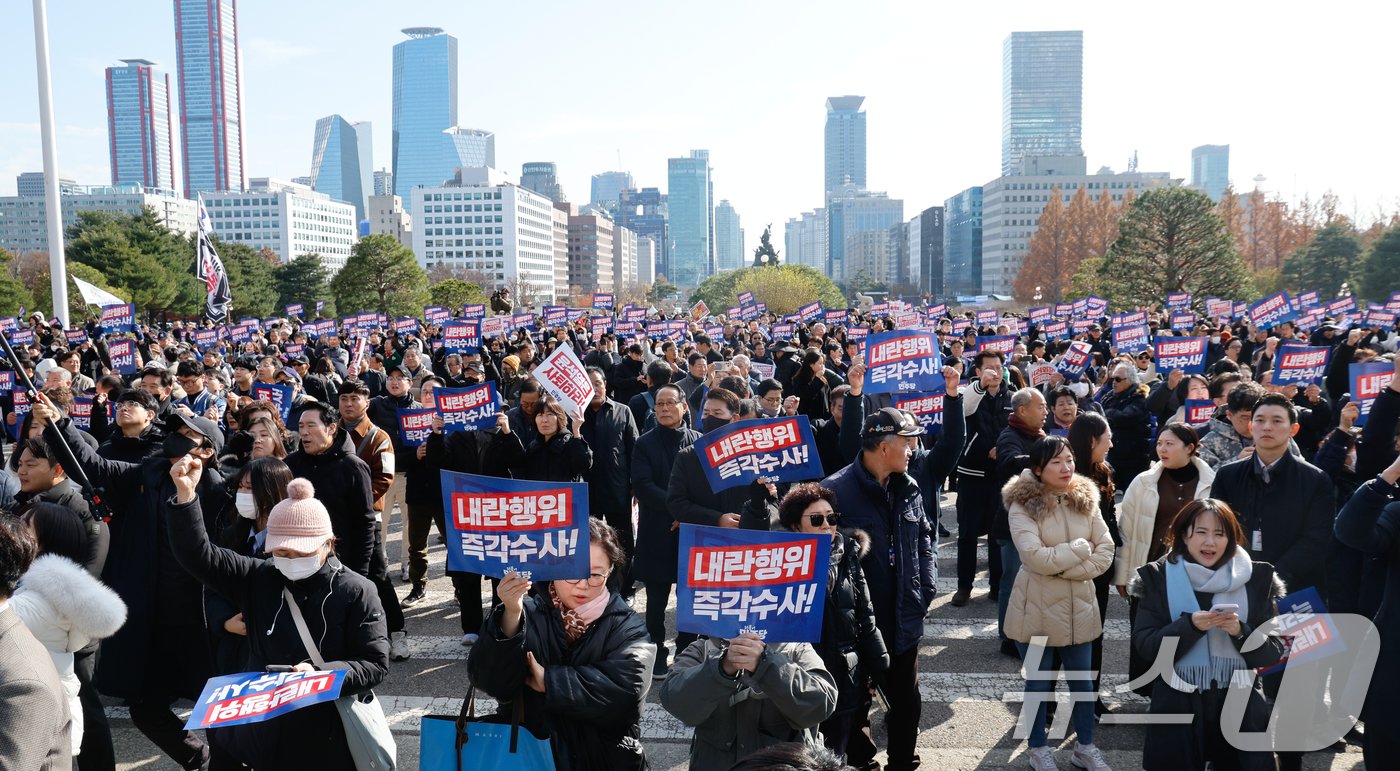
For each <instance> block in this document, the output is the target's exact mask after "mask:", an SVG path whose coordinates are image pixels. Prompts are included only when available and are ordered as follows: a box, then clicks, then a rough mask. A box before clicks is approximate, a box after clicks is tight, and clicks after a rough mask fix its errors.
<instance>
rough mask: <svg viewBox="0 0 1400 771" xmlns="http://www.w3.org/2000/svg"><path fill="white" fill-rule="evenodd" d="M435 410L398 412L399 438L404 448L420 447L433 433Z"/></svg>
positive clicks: (423, 408)
mask: <svg viewBox="0 0 1400 771" xmlns="http://www.w3.org/2000/svg"><path fill="white" fill-rule="evenodd" d="M436 414H437V410H435V409H432V408H431V407H420V408H418V409H412V410H399V438H400V439H401V440H402V441H403V446H404V447H422V446H423V444H424V443H426V442H427V441H428V436H429V435H430V434H432V433H433V415H436Z"/></svg>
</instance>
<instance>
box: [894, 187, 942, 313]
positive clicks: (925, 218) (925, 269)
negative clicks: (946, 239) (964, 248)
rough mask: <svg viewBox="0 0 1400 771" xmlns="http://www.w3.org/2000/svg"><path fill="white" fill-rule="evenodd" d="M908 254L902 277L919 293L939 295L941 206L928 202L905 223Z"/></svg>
mask: <svg viewBox="0 0 1400 771" xmlns="http://www.w3.org/2000/svg"><path fill="white" fill-rule="evenodd" d="M905 243H906V246H905V248H904V250H903V252H902V254H907V255H908V263H907V266H906V271H905V273H904V274H903V279H902V280H903V281H904V282H907V283H909V284H912V285H913V286H914V287H915V288H916V289H917V290H918V292H919V294H921V295H925V294H926V295H933V296H934V297H942V296H943V207H942V206H930V207H928V208H927V209H924V210H923V211H921V212H919V213H918V214H917V215H915V216H914V217H913V218H912V219H910V220H909V221H908V222H907V223H905Z"/></svg>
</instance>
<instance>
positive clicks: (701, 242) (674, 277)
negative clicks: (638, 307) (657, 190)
mask: <svg viewBox="0 0 1400 771" xmlns="http://www.w3.org/2000/svg"><path fill="white" fill-rule="evenodd" d="M667 180H668V182H667V189H666V196H667V203H668V208H669V210H670V220H671V223H670V224H671V256H670V264H669V265H668V267H667V273H666V278H667V279H668V280H670V282H671V283H672V284H675V285H676V286H678V287H681V288H682V289H694V288H695V287H697V286H699V285H700V282H701V281H704V280H705V279H706V278H709V276H710V275H711V274H712V273H713V272H714V264H715V263H714V260H715V251H714V220H713V218H714V200H713V198H712V196H713V194H714V188H713V186H712V185H711V184H710V151H709V150H691V151H690V156H689V157H686V158H671V159H669V160H668V161H667Z"/></svg>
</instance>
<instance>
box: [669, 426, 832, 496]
mask: <svg viewBox="0 0 1400 771" xmlns="http://www.w3.org/2000/svg"><path fill="white" fill-rule="evenodd" d="M816 447H817V443H816V439H815V437H814V436H813V434H812V426H811V424H810V423H809V422H808V421H807V416H806V415H795V416H792V417H777V418H755V419H754V420H742V421H739V422H738V423H730V424H729V425H727V426H724V427H723V428H718V429H715V430H714V431H711V432H710V433H708V434H705V435H704V436H703V437H701V438H699V439H697V440H695V454H696V455H697V456H699V458H700V468H701V469H702V470H703V471H704V472H705V478H706V479H707V480H708V481H709V483H710V489H712V490H714V491H715V492H720V491H721V490H727V489H729V488H731V487H739V486H741V485H746V484H749V483H750V482H754V481H756V480H758V479H767V480H770V481H782V482H797V481H802V480H807V479H819V478H821V476H822V464H821V459H820V458H818V457H817V453H816Z"/></svg>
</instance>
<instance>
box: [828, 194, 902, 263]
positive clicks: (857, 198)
mask: <svg viewBox="0 0 1400 771" xmlns="http://www.w3.org/2000/svg"><path fill="white" fill-rule="evenodd" d="M826 219H827V227H826V231H827V259H826V274H827V275H828V276H830V277H831V278H832V279H833V280H835V281H847V280H850V279H852V278H855V277H856V275H857V274H858V273H859V272H860V266H850V265H847V263H846V249H847V245H848V243H854V242H853V241H850V239H852V238H854V237H855V236H857V235H859V234H861V233H865V232H871V231H878V232H880V233H882V234H884V236H882V238H884V237H887V236H888V233H889V229H890V228H891V227H892V226H893V225H894V224H895V223H897V222H903V221H904V201H902V200H899V199H897V198H890V197H889V196H888V195H887V194H885V193H880V192H872V191H870V190H866V189H865V188H863V187H860V186H858V185H856V184H854V183H852V184H846V185H841V186H839V187H837V188H836V189H835V190H832V191H831V194H830V200H829V201H828V202H827V209H826ZM879 248H880V246H879V244H878V243H877V242H876V241H873V240H870V239H866V240H864V241H862V242H861V249H862V250H863V251H862V252H861V255H860V257H861V258H862V260H864V261H865V262H866V263H868V262H869V260H871V259H875V258H879V255H878V254H874V256H873V257H872V254H873V252H872V250H877V249H879ZM866 267H868V265H867V266H866ZM872 277H873V274H872Z"/></svg>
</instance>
